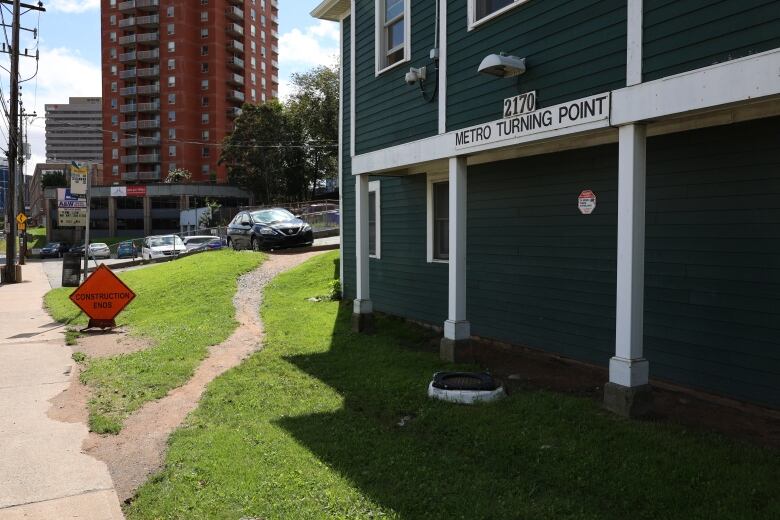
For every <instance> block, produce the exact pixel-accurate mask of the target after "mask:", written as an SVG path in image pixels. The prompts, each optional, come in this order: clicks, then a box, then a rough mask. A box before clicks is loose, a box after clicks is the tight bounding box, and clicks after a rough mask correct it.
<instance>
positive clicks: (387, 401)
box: [127, 254, 780, 520]
mask: <svg viewBox="0 0 780 520" xmlns="http://www.w3.org/2000/svg"><path fill="white" fill-rule="evenodd" d="M336 258H337V257H336V255H335V254H327V255H324V256H320V257H317V258H315V259H313V260H311V261H309V262H308V263H306V264H305V265H303V266H301V267H300V268H298V269H295V270H293V271H291V272H289V273H286V274H283V275H281V276H280V277H278V278H277V279H276V280H275V282H274V283H273V284H272V285H271V286H269V288H268V289H267V291H266V298H265V303H264V306H263V309H262V315H263V319H264V321H265V327H266V331H267V339H266V346H265V349H264V350H263V351H261V352H259V353H257V354H255V355H254V356H252V357H251V358H250V359H249V360H248V361H246V362H245V363H244V364H242V365H241V366H239V367H237V368H235V369H233V370H231V371H229V372H227V373H226V374H224V375H222V376H221V377H219V378H218V379H216V380H215V381H214V382H212V383H211V385H210V386H209V388H208V391H207V393H206V395H205V396H204V398H203V399H202V401H201V404H200V406H199V408H198V409H197V410H196V411H195V412H193V414H191V415H190V417H189V418H188V420H187V423H186V424H185V426H183V427H182V428H181V429H179V430H178V431H177V432H176V433H175V434H174V435H173V437H172V438H171V440H170V450H169V453H168V455H167V461H166V466H165V468H164V469H163V471H162V472H161V473H159V474H158V475H156V476H154V477H153V478H152V479H151V480H150V481H149V482H148V483H147V484H145V485H144V486H143V487H142V488H141V489H140V491H139V493H138V496H137V497H136V499H135V500H134V501H133V502H132V504H131V505H130V506H129V507H128V510H127V515H128V518H129V519H131V520H134V519H145V518H148V519H156V518H181V519H191V518H209V519H239V518H242V517H246V518H264V519H269V520H270V519H291V518H292V519H298V518H302V519H309V518H322V519H332V518H407V519H418V518H419V519H434V518H441V519H455V518H463V519H469V520H471V519H481V518H484V519H509V518H518V519H529V520H537V519H556V520H557V519H619V520H625V519H632V520H633V519H653V520H655V519H659V518H663V519H669V518H681V519H686V520H688V519H707V520H712V519H716V518H723V519H728V520H735V519H748V518H751V519H752V518H755V519H769V518H780V496H778V495H779V494H778V483H780V457H779V456H778V453H777V452H776V451H770V450H762V449H759V448H756V447H752V446H748V445H745V444H741V443H738V442H734V441H731V440H728V439H725V438H722V437H719V436H716V435H708V434H700V433H694V432H691V431H687V430H685V429H683V428H680V427H675V426H669V425H664V424H655V423H651V422H635V421H629V420H625V419H622V418H619V417H616V416H613V415H610V414H608V413H606V412H604V411H602V410H601V409H600V407H599V406H598V405H597V403H594V402H593V401H591V400H588V399H584V398H577V397H572V396H565V395H558V394H554V393H550V392H545V391H533V390H529V391H524V392H522V393H518V394H515V395H513V396H511V397H509V398H507V399H505V400H503V401H501V402H498V403H493V404H489V405H480V406H473V407H466V406H460V405H453V404H447V403H442V402H437V401H431V400H429V399H428V398H427V397H426V388H427V384H428V382H429V380H430V378H431V375H432V374H433V372H435V371H436V370H439V369H442V368H444V367H445V366H447V365H444V364H443V363H442V362H440V361H439V359H438V356H437V355H436V353H433V352H431V349H430V340H431V336H430V333H429V332H427V331H425V330H423V329H419V328H416V327H413V326H410V325H407V324H405V323H403V322H401V321H399V320H395V319H390V318H379V319H378V322H377V330H378V333H377V334H376V335H374V336H363V335H356V334H354V333H352V332H351V330H350V324H349V317H350V312H351V305H350V303H345V304H341V305H340V304H338V303H336V302H330V301H321V302H311V301H308V300H307V299H308V298H310V297H312V296H319V295H324V294H327V293H328V291H329V288H330V285H329V284H330V282H331V280H332V278H333V276H334V272H335V271H336V266H335V265H334V261H335V260H336ZM403 417H410V418H411V420H408V421H407V422H405V423H404V425H403V426H401V425H400V423H401V419H402V418H403Z"/></svg>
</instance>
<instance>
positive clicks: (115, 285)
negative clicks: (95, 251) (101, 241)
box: [70, 264, 135, 328]
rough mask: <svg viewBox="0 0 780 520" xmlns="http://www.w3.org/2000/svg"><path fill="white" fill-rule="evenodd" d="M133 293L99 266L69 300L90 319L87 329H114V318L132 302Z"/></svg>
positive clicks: (110, 272)
mask: <svg viewBox="0 0 780 520" xmlns="http://www.w3.org/2000/svg"><path fill="white" fill-rule="evenodd" d="M133 298H135V293H134V292H133V291H132V290H131V289H130V288H129V287H128V286H127V285H125V283H124V282H123V281H122V280H120V279H119V278H118V277H117V276H116V275H115V274H114V273H113V271H111V269H109V268H108V267H106V266H105V265H103V264H101V265H100V266H98V268H97V269H96V270H95V272H94V273H92V274H91V275H89V278H87V279H86V280H84V283H83V284H81V286H79V288H78V289H76V290H75V291H73V294H71V295H70V299H71V301H72V302H73V303H75V304H76V305H77V306H78V307H79V308H80V309H81V310H82V311H84V313H85V314H86V315H87V316H89V317H90V320H89V327H101V328H107V327H115V326H116V324H115V323H114V318H116V316H117V314H119V313H120V312H122V310H123V309H124V308H125V307H127V305H128V304H129V303H130V302H131V301H133Z"/></svg>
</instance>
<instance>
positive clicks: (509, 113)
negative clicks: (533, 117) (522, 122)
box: [504, 90, 536, 118]
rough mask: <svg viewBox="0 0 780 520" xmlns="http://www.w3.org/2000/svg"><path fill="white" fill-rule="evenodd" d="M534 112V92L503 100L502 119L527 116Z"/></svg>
mask: <svg viewBox="0 0 780 520" xmlns="http://www.w3.org/2000/svg"><path fill="white" fill-rule="evenodd" d="M534 110H536V91H535V90H534V91H532V92H526V93H525V94H520V95H519V96H514V97H511V98H506V99H505V100H504V118H507V117H515V116H519V115H521V114H528V113H529V112H533V111H534Z"/></svg>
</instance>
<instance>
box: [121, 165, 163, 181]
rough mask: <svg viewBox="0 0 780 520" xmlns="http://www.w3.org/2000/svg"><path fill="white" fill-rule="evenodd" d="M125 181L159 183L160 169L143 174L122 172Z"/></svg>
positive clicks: (143, 172)
mask: <svg viewBox="0 0 780 520" xmlns="http://www.w3.org/2000/svg"><path fill="white" fill-rule="evenodd" d="M122 180H123V181H139V180H140V181H159V180H160V169H159V168H155V169H154V170H152V171H142V172H122Z"/></svg>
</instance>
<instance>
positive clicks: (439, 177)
mask: <svg viewBox="0 0 780 520" xmlns="http://www.w3.org/2000/svg"><path fill="white" fill-rule="evenodd" d="M449 180H450V176H449V173H448V172H439V173H429V174H428V177H427V186H426V190H425V208H426V215H425V221H426V230H425V249H426V251H425V254H426V261H427V262H428V263H429V264H449V263H450V261H449V260H442V259H440V258H434V257H433V185H434V184H436V183H439V182H449Z"/></svg>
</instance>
